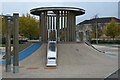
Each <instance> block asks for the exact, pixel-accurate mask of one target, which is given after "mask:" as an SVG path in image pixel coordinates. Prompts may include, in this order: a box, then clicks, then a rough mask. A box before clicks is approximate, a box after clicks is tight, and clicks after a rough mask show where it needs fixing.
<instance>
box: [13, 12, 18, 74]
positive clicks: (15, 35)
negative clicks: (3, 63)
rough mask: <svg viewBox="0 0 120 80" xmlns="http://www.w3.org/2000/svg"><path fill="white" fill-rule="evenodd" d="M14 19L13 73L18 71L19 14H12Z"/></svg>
mask: <svg viewBox="0 0 120 80" xmlns="http://www.w3.org/2000/svg"><path fill="white" fill-rule="evenodd" d="M13 21H14V28H13V29H14V33H13V51H14V53H13V73H18V72H19V56H18V44H19V14H18V13H14V14H13Z"/></svg>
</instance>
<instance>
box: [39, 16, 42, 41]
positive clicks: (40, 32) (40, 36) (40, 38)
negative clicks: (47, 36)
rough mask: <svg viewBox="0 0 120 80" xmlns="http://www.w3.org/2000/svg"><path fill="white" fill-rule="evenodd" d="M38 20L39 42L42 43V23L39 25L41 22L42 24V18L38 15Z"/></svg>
mask: <svg viewBox="0 0 120 80" xmlns="http://www.w3.org/2000/svg"><path fill="white" fill-rule="evenodd" d="M39 18H40V22H39V25H40V26H39V40H40V41H42V23H41V22H42V21H41V18H42V17H41V15H40V17H39Z"/></svg>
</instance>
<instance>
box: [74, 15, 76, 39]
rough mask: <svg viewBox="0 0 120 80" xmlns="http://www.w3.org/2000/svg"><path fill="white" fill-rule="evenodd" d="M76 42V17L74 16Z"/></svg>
mask: <svg viewBox="0 0 120 80" xmlns="http://www.w3.org/2000/svg"><path fill="white" fill-rule="evenodd" d="M74 41H76V16H75V15H74Z"/></svg>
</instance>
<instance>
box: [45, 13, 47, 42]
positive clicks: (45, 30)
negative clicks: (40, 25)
mask: <svg viewBox="0 0 120 80" xmlns="http://www.w3.org/2000/svg"><path fill="white" fill-rule="evenodd" d="M45 42H47V11H45Z"/></svg>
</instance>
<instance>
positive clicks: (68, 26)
mask: <svg viewBox="0 0 120 80" xmlns="http://www.w3.org/2000/svg"><path fill="white" fill-rule="evenodd" d="M69 20H70V19H69V11H67V41H68V42H69V36H70V35H69V28H70V25H69V22H70V21H69Z"/></svg>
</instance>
